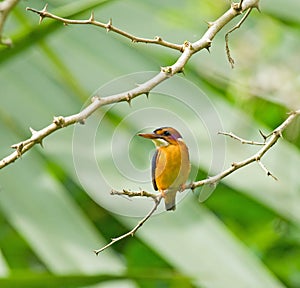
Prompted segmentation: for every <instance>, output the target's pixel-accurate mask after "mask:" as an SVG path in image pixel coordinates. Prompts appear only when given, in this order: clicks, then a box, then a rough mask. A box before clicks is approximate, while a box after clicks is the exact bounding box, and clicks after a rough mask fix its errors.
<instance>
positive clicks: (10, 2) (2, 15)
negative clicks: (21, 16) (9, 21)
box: [0, 0, 19, 46]
mask: <svg viewBox="0 0 300 288" xmlns="http://www.w3.org/2000/svg"><path fill="white" fill-rule="evenodd" d="M18 2H19V0H5V1H2V2H1V3H0V44H3V45H6V46H12V42H11V40H10V39H9V38H7V39H4V38H3V27H4V23H5V20H6V18H7V16H8V14H9V13H10V11H11V10H12V9H13V8H14V7H15V5H17V3H18Z"/></svg>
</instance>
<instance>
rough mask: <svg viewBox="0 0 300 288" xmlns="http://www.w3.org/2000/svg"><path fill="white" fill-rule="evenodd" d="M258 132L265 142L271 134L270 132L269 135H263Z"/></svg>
mask: <svg viewBox="0 0 300 288" xmlns="http://www.w3.org/2000/svg"><path fill="white" fill-rule="evenodd" d="M258 131H259V134H260V135H261V136H262V137H263V138H264V140H265V141H266V140H267V139H268V138H269V137H270V136H271V135H272V134H273V132H271V133H270V134H268V135H265V134H264V133H263V132H262V131H261V130H260V129H259V130H258Z"/></svg>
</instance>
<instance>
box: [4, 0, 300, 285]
mask: <svg viewBox="0 0 300 288" xmlns="http://www.w3.org/2000/svg"><path fill="white" fill-rule="evenodd" d="M48 3H49V7H48V10H49V11H50V12H53V13H55V14H57V15H59V16H64V17H68V18H72V19H87V18H88V17H89V16H90V13H91V11H92V10H93V11H94V12H95V18H96V19H97V20H99V21H102V22H105V23H106V22H108V20H109V19H110V18H112V21H113V24H114V25H115V26H117V27H119V28H121V29H123V30H125V31H127V32H129V33H132V34H134V35H137V36H140V37H147V38H154V37H155V36H157V35H158V36H161V37H162V38H163V39H165V40H167V41H171V42H175V43H178V44H180V43H183V42H184V41H185V40H188V41H190V42H193V41H196V40H198V39H200V38H201V36H202V35H203V33H204V32H205V31H206V29H207V26H206V23H205V21H213V20H214V19H216V18H217V17H219V16H220V15H222V14H223V13H224V12H225V11H226V10H227V9H228V8H229V1H225V0H224V1H221V0H218V1H195V0H188V1H177V0H176V1H174V0H172V1H169V0H167V1H134V0H131V1H92V0H89V1H48ZM44 4H45V2H44V1H34V0H28V1H21V2H20V3H19V4H18V5H17V6H16V7H15V9H14V10H13V11H12V13H11V15H10V16H9V19H8V21H7V23H6V25H5V30H4V34H5V36H9V37H11V39H12V40H13V43H14V46H13V47H12V48H6V47H0V65H1V66H0V94H1V98H0V99H1V105H0V136H1V138H0V139H1V145H0V157H1V158H3V157H5V156H7V155H8V154H9V153H11V152H12V151H13V150H12V149H11V148H10V146H11V145H12V144H14V143H18V142H19V141H21V140H23V139H26V138H28V137H30V131H29V127H32V128H34V129H35V130H38V129H41V128H43V127H45V126H47V125H48V124H50V123H51V121H52V119H53V116H59V115H63V116H67V115H71V114H75V113H77V112H79V111H80V110H81V109H82V107H83V105H87V103H89V102H88V101H89V99H90V97H91V95H92V94H93V93H94V91H97V90H98V89H99V87H102V88H100V90H99V91H100V93H102V94H103V95H104V96H106V95H110V94H111V93H116V92H122V91H124V90H126V89H128V88H133V86H134V83H138V82H139V80H141V79H144V78H143V77H144V76H145V77H146V76H147V75H149V74H147V73H149V72H147V71H159V69H160V67H161V66H167V65H171V64H172V63H174V62H175V61H176V59H177V58H178V57H179V55H180V54H179V52H177V51H172V50H170V49H168V48H165V47H159V46H155V45H150V44H142V43H132V42H131V41H130V40H128V39H125V38H123V37H121V36H120V35H116V34H114V33H113V32H109V33H107V32H106V31H105V30H103V29H100V28H97V27H92V26H71V25H69V26H64V25H62V24H61V23H58V22H55V21H53V20H51V19H45V20H44V21H43V22H42V23H41V25H38V16H37V15H34V14H33V13H31V12H29V11H26V6H29V7H33V8H37V9H41V8H42V7H43V6H44ZM260 8H261V13H259V12H258V11H256V10H255V11H253V12H252V13H251V15H250V17H249V18H248V19H247V20H246V22H245V23H244V24H243V25H242V27H241V28H240V29H238V30H237V31H235V32H234V33H233V34H231V35H230V43H229V44H230V48H231V54H232V56H233V57H234V59H235V62H236V63H235V68H234V69H231V68H230V65H229V63H228V61H227V58H226V53H225V43H224V36H225V33H226V31H227V30H229V29H230V28H231V27H232V26H233V25H234V24H235V23H237V21H238V20H239V19H235V20H234V21H233V22H232V23H230V24H229V25H227V26H226V27H225V29H224V30H223V31H221V32H220V33H219V34H218V35H217V36H216V38H215V39H214V41H213V43H212V47H211V49H210V53H208V52H207V51H201V52H200V53H198V54H196V55H194V56H193V58H192V59H191V60H190V62H189V63H188V64H187V66H186V67H185V73H184V75H180V76H178V77H177V78H176V77H175V78H174V79H170V81H173V82H170V83H171V84H170V86H169V87H172V85H174V87H176V85H178V87H179V88H178V89H177V88H176V89H177V91H180V94H181V95H182V99H181V100H182V102H180V101H175V100H174V99H173V100H172V99H170V98H168V97H162V95H160V94H159V90H158V93H153V94H151V93H150V96H149V99H148V100H147V98H146V97H145V96H141V97H139V98H137V99H135V100H133V101H132V103H131V106H132V107H129V106H128V104H127V103H119V104H118V105H114V106H113V107H112V108H111V109H108V108H104V109H100V111H99V112H98V113H96V115H95V119H96V121H99V119H102V120H101V125H99V126H97V127H96V130H95V131H94V132H95V135H96V136H95V139H96V140H95V143H96V147H94V146H91V147H92V149H96V150H95V151H96V152H95V159H96V162H97V164H98V166H99V167H98V168H99V170H101V171H102V172H103V171H104V172H103V175H104V176H103V177H104V178H105V177H108V178H109V179H108V180H107V181H105V180H104V179H103V181H102V180H101V177H100V180H99V179H94V178H92V177H91V179H90V182H89V179H84V180H87V182H89V183H91V189H90V191H89V189H86V187H87V186H86V185H87V184H84V183H82V179H80V175H78V174H76V173H77V172H78V171H77V170H76V165H80V163H79V164H78V163H77V162H76V161H77V160H80V161H84V159H86V158H87V157H85V153H86V154H87V155H90V154H91V151H90V150H89V147H88V146H85V144H84V141H83V142H82V143H83V144H81V142H80V141H78V142H77V141H75V143H74V139H75V138H74V139H73V134H74V131H75V130H74V129H77V128H78V126H75V127H76V128H74V127H68V128H65V129H62V130H60V131H58V132H56V133H54V134H53V135H51V136H49V137H47V138H46V139H45V141H44V149H42V148H41V147H40V146H36V147H34V148H33V149H31V151H29V152H28V153H26V154H25V155H23V156H22V158H21V159H18V160H17V161H16V162H15V163H13V164H11V165H9V166H8V167H5V168H4V169H3V170H1V173H0V185H1V186H0V221H1V224H0V225H1V226H0V227H1V229H0V286H1V287H212V288H216V287H292V288H297V287H300V209H299V207H300V179H299V167H300V155H299V147H300V133H299V123H300V122H299V120H297V121H295V122H294V123H292V125H290V126H289V127H288V129H287V130H286V131H285V133H284V135H283V136H284V137H283V138H284V139H280V140H279V142H278V143H277V144H276V145H275V146H274V147H272V149H271V150H270V151H268V153H267V154H266V155H265V157H264V158H263V163H264V164H265V165H266V167H267V168H268V169H269V170H270V171H271V172H272V173H273V174H274V175H275V176H276V177H277V178H278V179H279V180H278V181H274V180H273V179H272V178H271V177H267V176H266V175H265V173H264V171H263V170H262V169H261V168H260V167H259V166H258V165H257V164H255V163H254V164H252V165H250V166H247V167H245V168H243V169H242V170H239V171H237V172H236V173H234V174H233V175H230V176H228V177H226V178H225V179H224V180H223V181H222V182H221V183H220V184H219V185H218V186H217V187H216V189H215V190H214V191H213V193H212V194H211V195H210V197H208V198H207V200H206V201H203V197H204V196H203V195H206V194H205V193H207V191H205V190H201V189H199V190H198V191H196V193H195V194H192V193H191V192H189V193H188V195H187V196H186V197H184V200H183V201H180V203H179V205H178V208H177V210H176V212H174V213H160V214H158V215H155V216H154V217H152V218H151V219H150V220H149V221H148V222H146V224H145V225H144V226H143V227H142V228H141V229H140V230H139V231H138V232H137V234H136V236H135V237H134V238H128V239H125V240H123V241H121V242H119V243H117V244H115V245H114V246H112V247H111V248H109V249H108V250H106V251H104V252H103V253H102V254H100V255H99V256H98V257H96V256H95V255H94V254H93V252H92V251H93V250H94V249H96V248H100V247H101V246H103V245H105V244H106V243H107V242H109V241H110V239H111V238H112V237H115V236H118V235H121V234H122V233H125V232H127V231H128V230H130V229H131V227H133V226H134V225H135V224H136V223H137V222H138V220H139V218H137V217H132V216H136V215H139V216H141V215H143V213H145V212H146V209H145V208H147V209H149V208H150V207H151V202H149V201H148V200H145V199H141V200H140V199H133V200H132V201H127V200H126V199H124V198H118V197H116V196H110V195H109V192H110V189H111V188H114V189H122V188H128V189H132V190H136V189H139V187H141V186H142V188H143V189H145V188H147V189H148V190H150V189H151V185H150V184H151V183H146V182H145V181H146V180H149V179H146V178H147V177H149V178H150V175H149V173H148V172H149V171H148V170H147V169H148V166H149V157H150V155H151V153H152V152H153V146H152V145H151V143H146V141H144V140H143V139H137V137H135V136H134V135H135V134H136V133H137V132H139V131H141V130H144V129H147V128H149V127H152V126H153V127H154V126H155V125H159V123H160V122H164V123H165V122H166V121H169V122H168V123H170V124H172V125H173V122H170V121H174V126H176V123H178V125H179V127H181V129H180V131H181V132H182V134H183V135H184V136H185V139H186V142H187V143H188V144H189V146H191V151H197V149H196V148H197V147H196V146H197V145H198V146H199V147H198V148H199V155H198V154H197V153H196V154H194V153H191V160H192V164H193V173H192V174H193V176H194V177H193V179H203V178H205V177H207V175H208V174H209V175H212V174H214V173H216V172H218V171H220V170H221V169H222V168H226V167H229V166H230V165H231V163H232V162H234V161H240V160H243V159H245V158H247V157H249V156H251V155H253V154H254V153H255V152H256V151H257V149H259V148H258V147H255V146H254V147H253V146H245V145H242V144H240V143H238V142H236V141H234V140H232V139H225V138H224V137H223V136H220V135H219V136H218V135H217V134H216V133H214V132H217V131H213V130H214V129H213V128H219V126H218V125H214V124H213V123H215V122H214V121H215V120H216V119H217V120H218V121H219V122H220V123H221V126H222V128H223V129H224V130H225V131H232V132H234V133H235V134H237V135H239V136H241V137H243V138H246V139H251V140H255V141H261V139H260V138H261V137H260V135H259V133H258V130H259V129H260V130H262V131H263V132H264V133H266V134H267V133H268V132H270V131H272V129H274V128H275V127H276V126H278V125H279V124H280V123H282V122H283V121H284V119H286V117H287V112H289V111H291V110H293V109H299V106H300V105H299V103H300V100H299V85H300V82H299V70H300V68H299V67H300V60H299V59H300V58H299V45H300V38H299V26H300V23H299V17H298V13H299V9H300V3H299V1H296V0H289V1H278V0H276V1H275V0H273V1H271V0H262V1H261V5H260ZM144 71H146V72H145V73H144ZM137 72H141V73H142V75H143V77H140V76H139V75H140V74H133V75H131V76H127V75H130V74H131V73H137ZM119 77H123V78H121V80H119ZM124 77H125V78H124ZM126 77H128V78H126ZM116 79H117V80H116ZM122 79H123V80H122ZM124 79H125V80H124ZM127 79H130V81H131V82H130V81H129V80H128V81H127ZM111 81H112V82H111ZM187 82H188V83H193V85H196V86H197V87H198V89H199V90H200V89H201V91H202V94H201V95H202V96H203V95H205V97H206V98H205V97H204V96H203V97H204V98H201V97H202V96H201V97H200V98H199V99H198V100H197V98H193V99H194V100H193V101H195V102H194V103H195V107H194V109H195V111H196V112H195V111H194V112H193V113H190V111H191V110H189V109H190V107H189V109H187V106H186V105H185V103H187V101H188V100H187V99H188V96H189V95H190V94H189V90H188V91H187V92H186V93H187V94H186V95H185V91H186V90H184V89H183V91H181V90H180V87H181V88H182V87H184V84H182V85H183V86H182V85H181V84H180V83H187ZM107 83H109V84H107ZM115 83H116V84H115ZM172 83H173V84H172ZM176 83H177V84H176ZM178 83H179V84H178ZM126 85H127V86H126ZM190 85H192V84H190ZM188 86H189V85H188ZM189 87H190V86H189ZM168 89H169V88H168ZM203 99H209V101H210V102H209V103H210V104H207V103H208V102H207V101H204V102H203V101H202V100H203ZM197 101H198V102H197ZM202 104H203V105H202ZM206 105H208V106H206ZM159 107H161V109H162V110H161V111H159ZM198 107H200V108H199V109H198ZM212 108H213V109H212ZM143 109H148V110H145V111H155V113H154V114H153V115H152V116H151V115H150V116H149V114H144V115H145V116H144V117H142V116H141V115H142V114H141V113H143ZM151 109H154V110H151ZM210 109H212V110H213V112H214V113H212V114H211V113H209V112H210V111H211V110H210ZM141 111H142V112H141ZM135 113H136V114H135ZM197 113H199V114H200V115H202V116H201V117H200V119H199V117H198V116H197V117H198V118H197V117H196V116H195V115H198V114H197ZM132 115H133V116H132ZM194 116H195V117H194ZM210 116H211V119H210ZM138 117H140V119H139V118H138ZM137 119H138V120H140V121H137ZM93 121H94V120H92V119H91V120H90V122H89V119H88V120H87V123H86V125H83V126H80V128H78V129H81V130H83V131H84V129H86V131H89V130H88V129H89V128H88V127H90V126H89V123H94V122H93ZM176 121H178V122H176ZM201 121H202V122H203V121H206V122H205V123H202V124H199V123H201ZM218 121H217V122H218ZM164 123H162V124H163V125H164ZM147 125H148V126H147ZM85 127H86V128H85ZM176 127H177V126H176ZM210 127H212V129H211V130H210ZM116 131H117V133H116V134H117V135H120V133H121V134H122V133H123V134H122V135H124V139H125V140H126V141H127V139H128V141H129V142H130V143H129V144H128V143H126V141H124V143H125V144H124V143H123V142H122V141H120V142H117V144H116V146H114V147H115V150H114V151H113V152H114V155H115V156H116V157H119V158H117V159H116V161H119V162H120V163H119V165H120V167H117V168H120V169H121V172H120V171H117V172H116V171H115V167H114V164H115V163H114V162H111V155H110V154H111V151H110V150H109V149H110V147H111V141H112V139H114V138H113V137H115V136H114V133H115V132H116ZM75 133H76V131H75ZM81 133H83V134H80V135H84V132H81ZM79 138H80V137H79ZM120 139H122V137H121V138H120ZM225 141H226V143H225ZM195 143H196V144H197V145H196V144H195ZM101 145H102V146H101ZM194 146H195V147H194ZM74 147H75V149H78V151H82V153H81V154H80V155H77V154H75V155H74V153H72V151H73V150H72V149H74ZM194 148H195V150H194ZM212 148H213V151H212ZM80 149H81V150H80ZM219 149H220V150H219ZM119 151H121V153H119V154H118V152H119ZM93 153H94V151H93ZM120 155H121V156H120ZM124 155H125V156H126V155H129V157H130V161H131V162H132V164H131V166H130V165H129V166H128V169H127V170H128V171H127V173H128V174H129V175H133V176H132V177H134V174H135V173H133V171H134V169H133V168H132V167H135V168H136V169H141V171H143V173H142V174H141V175H142V176H141V177H146V178H143V179H144V180H143V181H144V182H135V181H130V179H131V178H130V177H129V178H126V177H124V175H122V169H126V165H127V162H122V161H123V160H122V159H123V158H122V157H125V156H124ZM125 158H126V157H125ZM125 158H124V159H125ZM127 160H128V159H127ZM127 160H126V161H127ZM124 161H125V160H124ZM130 161H129V162H130ZM212 161H214V165H212V164H211V163H212ZM129 162H128V163H129ZM131 162H130V163H131ZM122 163H123V164H122ZM124 163H125V165H124ZM122 165H124V166H125V168H124V167H123V166H122ZM117 170H118V169H117ZM100 174H101V173H99V175H100ZM125 178H126V179H125ZM143 183H145V185H144V184H143ZM95 187H98V191H99V193H101V195H106V196H103V197H104V200H103V201H106V202H103V203H102V202H101V199H102V198H101V197H102V196H101V197H99V198H98V196H97V195H96V194H97V193H96V192H97V189H96V188H95ZM208 188H210V187H208ZM208 190H209V189H208ZM95 191H96V192H95ZM208 192H212V191H211V190H210V191H208ZM90 196H92V197H90ZM197 196H198V197H197ZM198 198H199V199H198ZM204 198H205V197H204ZM198 200H199V201H198ZM110 205H112V206H113V208H111V207H110ZM127 206H128V207H129V208H128V209H133V210H130V211H129V210H128V211H127V215H124V214H126V209H127V208H126V207H127ZM137 206H138V207H137ZM124 207H125V208H124ZM132 207H133V208H132ZM108 208H109V209H108ZM134 209H136V210H134ZM124 211H125V212H124ZM129 216H130V217H129Z"/></svg>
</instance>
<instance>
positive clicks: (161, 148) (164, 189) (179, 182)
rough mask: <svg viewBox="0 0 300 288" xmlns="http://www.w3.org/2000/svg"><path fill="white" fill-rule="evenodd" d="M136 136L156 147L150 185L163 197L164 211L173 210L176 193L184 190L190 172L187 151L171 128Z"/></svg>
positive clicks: (177, 133)
mask: <svg viewBox="0 0 300 288" xmlns="http://www.w3.org/2000/svg"><path fill="white" fill-rule="evenodd" d="M138 135H139V136H141V137H144V138H148V139H151V140H152V141H153V142H154V144H155V146H156V151H155V154H154V156H153V158H152V184H153V187H154V189H155V191H157V190H158V191H159V192H160V193H161V194H162V196H163V197H164V200H165V206H166V210H175V208H176V193H177V192H179V191H183V190H184V185H185V182H186V181H187V179H188V177H189V174H190V170H191V164H190V160H189V150H188V148H187V146H186V144H185V143H184V141H183V139H182V136H181V135H180V133H179V132H178V131H177V130H175V129H174V128H172V127H162V128H158V129H156V130H154V131H153V133H149V134H147V133H140V134H138Z"/></svg>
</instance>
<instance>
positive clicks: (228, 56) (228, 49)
mask: <svg viewBox="0 0 300 288" xmlns="http://www.w3.org/2000/svg"><path fill="white" fill-rule="evenodd" d="M241 2H242V1H241ZM238 7H239V6H238ZM251 11H252V8H249V9H248V11H247V12H246V14H245V15H244V17H243V18H242V19H241V20H240V21H239V23H238V24H236V25H235V26H234V27H233V28H232V29H230V30H229V31H228V32H227V33H226V34H225V49H226V54H227V58H228V61H229V63H230V65H231V68H234V59H233V58H232V57H231V54H230V48H229V34H230V33H232V32H233V31H234V30H236V29H238V28H240V27H241V25H242V24H243V23H244V21H245V20H246V19H247V17H248V16H249V14H250V13H251Z"/></svg>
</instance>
